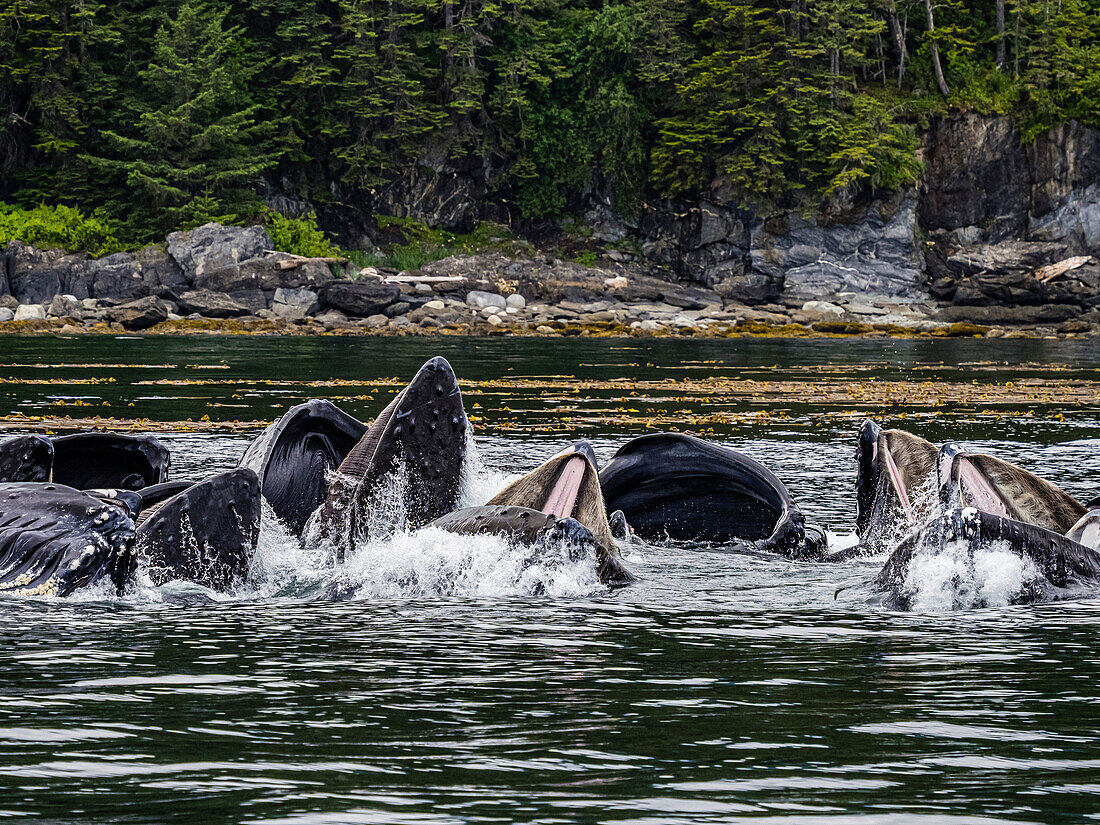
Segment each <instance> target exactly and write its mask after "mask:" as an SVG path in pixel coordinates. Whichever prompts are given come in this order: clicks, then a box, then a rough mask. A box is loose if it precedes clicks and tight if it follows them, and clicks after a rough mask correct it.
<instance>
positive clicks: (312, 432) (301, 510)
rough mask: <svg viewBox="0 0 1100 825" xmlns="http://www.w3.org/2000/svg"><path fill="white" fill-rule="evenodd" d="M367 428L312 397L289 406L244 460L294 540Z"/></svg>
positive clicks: (244, 465) (242, 462)
mask: <svg viewBox="0 0 1100 825" xmlns="http://www.w3.org/2000/svg"><path fill="white" fill-rule="evenodd" d="M366 432H367V425H366V424H364V423H363V422H361V421H359V420H358V419H356V418H354V417H353V416H350V415H348V414H347V413H346V412H344V411H343V410H341V409H340V408H339V407H337V406H336V405H335V404H333V403H332V402H331V401H326V400H323V399H318V398H314V399H311V400H309V401H307V402H305V403H304V404H298V405H297V406H294V407H291V408H290V409H289V410H287V411H286V413H284V414H283V416H282V418H280V419H279V420H278V421H276V422H274V423H273V424H271V425H270V426H269V427H268V428H267V429H266V430H264V431H263V433H262V434H261V435H260V437H259V438H257V439H256V440H255V441H254V442H252V444H251V445H250V446H249V448H248V449H247V450H246V451H245V453H244V455H243V456H242V457H241V460H240V464H239V466H241V467H246V468H248V469H250V470H253V471H254V472H255V473H256V475H257V476H259V478H260V491H261V492H262V493H263V497H264V498H265V499H267V502H268V504H270V505H271V509H272V510H273V511H274V513H275V515H276V517H277V518H278V519H279V520H280V521H281V522H282V523H283V524H285V525H286V527H287V529H289V530H290V531H291V532H292V533H293V534H294V535H300V534H301V532H302V530H303V529H305V526H306V522H307V521H309V517H310V516H311V515H313V511H314V510H316V509H317V508H318V507H319V506H321V504H322V503H323V502H324V500H325V497H326V496H327V495H328V474H329V473H330V472H332V471H333V470H335V469H336V468H337V467H339V466H340V464H341V463H342V462H343V461H344V459H345V458H347V455H348V453H349V452H351V450H352V448H353V447H354V446H355V445H356V444H358V443H359V441H360V439H362V438H363V436H364V434H365V433H366Z"/></svg>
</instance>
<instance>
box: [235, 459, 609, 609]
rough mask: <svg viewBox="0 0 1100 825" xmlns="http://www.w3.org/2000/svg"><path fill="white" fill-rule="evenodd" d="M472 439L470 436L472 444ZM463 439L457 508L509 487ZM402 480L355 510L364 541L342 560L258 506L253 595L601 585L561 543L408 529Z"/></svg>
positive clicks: (399, 476)
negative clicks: (533, 544) (541, 543)
mask: <svg viewBox="0 0 1100 825" xmlns="http://www.w3.org/2000/svg"><path fill="white" fill-rule="evenodd" d="M470 442H472V439H470ZM470 442H468V449H467V454H466V461H465V462H464V464H463V472H462V483H461V489H460V496H459V506H460V507H472V506H477V505H480V504H484V503H485V501H486V500H488V499H489V498H490V497H491V496H492V495H494V494H495V493H496V492H497V491H498V490H500V489H501V488H502V487H503V486H504V485H505V484H507V483H508V481H509V480H510V478H508V476H507V475H506V474H504V473H501V472H498V471H495V470H492V469H490V468H488V467H486V466H485V464H484V463H483V462H482V460H481V457H480V456H479V454H478V453H477V450H476V447H474V445H473V444H472V443H470ZM407 485H408V476H407V473H406V472H405V471H404V467H402V466H399V467H398V469H397V470H396V471H395V472H392V473H389V474H388V475H387V476H386V478H385V479H383V480H382V481H381V482H380V483H379V484H378V485H377V487H376V489H375V490H374V492H373V493H372V495H371V497H370V499H369V500H368V501H367V502H362V503H359V504H356V505H354V506H356V507H360V508H361V509H360V510H359V512H358V514H357V516H356V517H357V520H358V522H359V528H360V530H363V528H365V531H363V533H364V535H365V536H366V538H365V539H362V540H360V541H358V542H355V543H354V546H353V547H352V548H351V550H350V551H349V552H348V553H347V555H346V558H345V560H344V561H343V563H337V561H336V559H337V553H336V552H335V548H334V547H333V546H332V544H331V543H330V542H328V541H326V540H324V539H321V538H319V537H318V535H319V534H318V532H317V531H312V532H311V531H308V530H307V533H306V535H307V538H306V540H305V541H304V542H300V541H299V540H298V539H297V538H295V537H294V536H293V535H291V534H290V533H289V532H288V531H287V530H286V528H285V527H284V526H283V525H282V524H280V523H279V522H278V521H277V520H276V519H275V517H274V514H273V513H272V512H271V511H270V508H269V507H268V505H267V503H266V502H265V503H264V513H263V518H262V519H261V522H260V524H261V527H260V540H259V546H258V547H257V551H256V557H255V559H254V561H253V564H252V570H251V572H250V575H249V584H250V590H251V593H252V595H254V596H261V597H262V596H270V595H288V594H295V593H299V592H302V591H303V590H313V591H316V589H317V588H318V587H321V588H322V589H330V588H331V589H335V590H336V591H338V592H339V594H340V596H341V597H343V598H357V599H379V598H417V597H439V596H453V595H463V596H508V595H533V594H547V595H557V596H579V595H584V594H588V593H591V592H592V591H593V590H594V589H596V588H598V587H600V584H599V581H598V580H597V578H596V561H595V558H594V555H593V554H592V553H591V551H587V552H578V551H577V549H576V548H572V547H569V546H568V545H562V546H555V547H548V548H533V547H529V546H525V545H519V544H514V543H511V542H509V541H507V540H506V539H504V538H501V537H499V536H485V535H479V536H464V535H457V534H454V533H448V532H446V531H443V530H438V529H435V528H423V529H420V530H410V529H409V527H408V520H407V514H406V507H405V501H406V495H405V493H406V487H407Z"/></svg>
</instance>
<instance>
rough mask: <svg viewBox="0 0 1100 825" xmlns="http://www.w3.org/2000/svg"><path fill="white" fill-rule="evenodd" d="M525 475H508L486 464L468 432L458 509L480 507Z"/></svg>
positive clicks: (472, 435)
mask: <svg viewBox="0 0 1100 825" xmlns="http://www.w3.org/2000/svg"><path fill="white" fill-rule="evenodd" d="M522 475H523V473H506V472H503V471H502V470H497V469H494V468H492V467H489V466H488V465H486V464H485V461H484V459H482V457H481V453H480V452H479V451H478V449H477V442H476V441H475V440H474V434H473V431H472V430H469V429H467V430H466V460H465V461H464V462H463V463H462V482H461V487H460V488H459V494H458V509H462V508H465V507H479V506H481V505H482V504H484V503H485V502H487V501H488V500H489V499H491V498H492V497H493V496H495V495H496V494H497V493H499V492H500V491H501V490H503V489H504V488H505V487H506V486H508V485H509V484H511V483H512V482H513V481H515V480H516V479H518V478H520V477H522Z"/></svg>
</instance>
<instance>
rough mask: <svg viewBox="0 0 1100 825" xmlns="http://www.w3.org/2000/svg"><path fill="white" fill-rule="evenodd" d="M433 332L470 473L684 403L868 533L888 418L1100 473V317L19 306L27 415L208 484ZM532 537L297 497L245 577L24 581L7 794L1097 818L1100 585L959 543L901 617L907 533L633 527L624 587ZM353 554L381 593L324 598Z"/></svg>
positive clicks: (818, 503) (640, 428) (129, 802)
mask: <svg viewBox="0 0 1100 825" xmlns="http://www.w3.org/2000/svg"><path fill="white" fill-rule="evenodd" d="M437 354H439V355H444V356H446V357H447V358H448V359H449V360H450V361H451V363H452V365H453V366H454V367H455V370H456V372H457V374H458V375H459V377H460V379H463V382H464V383H463V393H464V397H465V399H466V407H467V411H468V412H469V414H470V416H471V420H472V422H473V425H474V438H475V443H476V452H475V455H474V458H473V459H472V460H471V466H470V468H469V471H468V473H467V479H466V482H465V488H464V493H463V495H464V499H465V501H466V502H467V503H475V502H480V501H485V500H486V499H488V498H489V497H490V496H491V495H492V494H493V493H495V492H496V491H497V490H498V489H500V488H501V487H502V486H503V485H504V484H505V483H507V482H508V481H509V480H510V479H512V478H515V477H518V476H519V475H520V474H522V473H523V472H526V471H527V470H529V469H532V468H533V467H535V466H537V465H538V464H539V463H541V462H542V461H543V460H545V459H546V458H547V457H549V456H550V455H552V454H553V453H555V452H557V451H558V450H559V449H561V448H562V447H564V446H565V445H566V444H568V443H569V442H570V441H572V440H574V439H576V438H578V437H585V438H588V439H590V440H591V441H592V442H593V444H594V445H595V449H596V451H597V454H598V456H599V458H600V459H601V461H607V460H609V459H610V458H611V456H612V455H613V454H614V451H615V450H616V449H617V448H618V447H619V446H621V445H622V444H624V443H626V442H627V441H628V440H629V439H630V438H632V437H633V436H635V435H638V434H641V433H644V432H651V431H654V430H659V429H676V430H681V431H686V432H693V433H696V434H701V435H703V436H704V437H707V438H710V439H713V440H715V441H718V442H720V443H724V444H727V445H729V446H733V447H735V448H737V449H740V450H742V451H744V452H747V453H749V454H750V455H752V456H753V457H754V458H757V459H758V460H760V461H762V462H764V463H765V464H766V465H767V466H769V467H770V468H771V469H772V470H773V471H774V472H775V473H776V474H777V475H778V476H779V477H780V478H781V479H782V480H783V481H784V482H785V483H786V484H787V486H788V487H789V488H790V490H791V492H792V494H793V496H794V498H795V500H796V501H797V502H798V503H799V505H800V506H801V507H802V509H803V511H804V512H805V514H806V517H807V520H808V521H812V522H815V523H818V524H821V525H823V526H825V527H826V528H827V529H828V531H829V534H830V541H831V542H832V543H833V545H834V546H843V545H844V544H846V543H850V542H851V541H852V540H853V539H852V536H851V533H852V530H853V519H854V515H855V498H854V484H855V462H854V459H853V454H854V448H855V432H856V428H857V427H858V425H859V423H860V421H862V420H863V418H865V417H874V418H876V419H877V420H879V421H881V422H883V423H885V424H887V425H889V426H899V427H903V428H905V429H909V430H910V431H912V432H914V433H917V434H919V435H922V436H924V437H926V438H929V439H930V440H932V441H936V442H940V441H943V440H946V439H953V440H958V441H961V442H964V443H967V444H971V445H974V446H977V447H980V448H981V449H983V450H986V451H989V452H992V453H994V454H995V455H998V456H999V457H1002V458H1005V459H1007V460H1010V461H1013V462H1016V463H1018V464H1020V465H1022V466H1024V467H1026V468H1027V469H1030V470H1032V471H1034V472H1037V473H1039V474H1040V475H1043V476H1044V477H1046V478H1048V479H1050V480H1052V481H1054V482H1055V483H1057V484H1059V485H1060V486H1062V487H1063V488H1064V489H1066V490H1067V491H1069V492H1070V493H1072V494H1074V495H1076V496H1078V497H1079V498H1081V499H1082V500H1087V499H1090V498H1093V497H1095V496H1096V495H1098V494H1100V449H1098V448H1100V429H1098V425H1100V394H1098V392H1097V386H1100V348H1097V347H1096V346H1095V344H1089V343H1072V342H1057V341H1004V340H991V341H987V340H960V341H956V340H941V341H889V340H884V341H867V340H850V339H836V340H813V341H776V340H725V341H691V340H687V341H683V340H681V341H669V340H651V341H638V340H620V339H603V340H593V339H574V340H565V341H562V340H547V339H528V340H521V339H511V338H497V339H458V338H448V339H426V338H401V339H380V338H370V339H339V338H325V339H294V338H176V339H170V338H148V339H143V338H136V337H135V338H128V337H120V338H101V337H97V338H69V339H66V338H59V337H37V338H22V337H20V338H6V339H0V394H2V397H3V398H2V403H0V433H4V434H10V433H17V432H27V431H30V432H55V433H60V432H63V431H69V430H71V429H73V428H74V427H84V426H91V425H93V424H98V425H100V426H111V427H114V428H116V429H123V430H131V429H132V430H135V431H142V432H154V433H156V434H157V435H158V437H160V438H161V439H162V440H163V441H164V442H165V443H166V444H167V445H168V446H169V447H170V449H171V450H172V471H171V474H172V476H173V477H175V478H188V477H190V478H200V477H202V476H204V475H206V474H209V473H211V472H215V471H218V470H221V469H226V468H229V467H232V466H234V465H235V464H236V462H237V460H238V458H239V457H240V455H241V453H242V452H243V451H244V449H245V448H246V446H247V445H248V444H249V443H250V442H251V440H252V439H253V438H255V436H256V435H257V434H258V432H259V430H258V429H257V428H258V427H259V426H262V424H263V423H265V422H267V421H270V420H272V419H274V418H276V417H278V416H279V415H280V414H281V412H282V411H283V410H285V409H286V408H287V407H288V406H290V405H292V404H295V403H298V402H300V401H302V400H305V399H306V398H310V397H327V398H332V399H333V400H334V401H336V402H337V403H339V404H340V405H341V406H342V407H344V408H345V409H347V410H348V411H349V412H352V413H353V414H355V415H357V416H358V417H360V418H362V419H364V420H370V419H371V418H373V416H374V415H375V414H377V413H378V412H379V411H380V410H381V409H382V408H383V407H384V406H385V404H386V403H387V401H388V399H389V398H391V397H392V395H393V393H394V392H396V391H397V390H398V389H399V388H400V386H401V384H402V382H403V381H407V380H408V379H409V378H411V376H412V375H413V374H414V373H415V371H416V369H417V368H418V367H419V366H420V364H421V363H423V361H424V360H426V359H427V358H428V357H430V356H432V355H437ZM529 561H530V560H529V559H526V558H525V557H524V556H523V551H521V550H517V549H516V548H510V547H508V546H507V545H505V544H504V543H502V542H500V541H498V540H495V539H492V538H488V537H474V538H470V537H456V536H446V535H443V534H424V533H407V532H400V533H398V535H396V536H395V537H394V538H392V539H390V540H387V541H381V542H375V543H372V544H366V545H363V546H361V547H359V548H357V549H356V552H355V553H354V554H353V555H352V556H351V558H350V559H349V560H348V562H347V563H346V565H344V566H343V567H342V568H340V569H339V570H334V569H333V568H332V565H331V562H330V560H329V559H328V558H327V557H326V556H325V555H324V554H321V553H319V552H317V548H310V547H304V548H303V547H300V546H299V545H298V543H297V541H295V540H294V539H292V538H290V537H289V536H287V535H286V533H285V532H284V531H282V530H281V528H280V527H279V525H278V524H276V523H274V522H272V521H270V520H268V521H266V522H265V524H264V527H263V530H262V534H261V540H260V547H259V550H258V553H257V557H256V560H255V562H254V565H253V570H252V574H251V576H250V580H249V582H248V583H247V585H246V586H245V587H244V588H242V589H241V590H240V591H239V592H236V593H233V594H214V593H211V592H209V591H205V590H203V589H202V588H198V587H195V586H188V585H182V584H178V583H174V584H169V585H166V586H164V587H161V588H155V587H152V586H151V585H147V584H143V585H141V586H139V587H136V588H134V589H133V590H132V591H131V592H129V593H128V594H127V595H126V596H125V597H122V598H119V597H117V596H116V595H114V594H113V593H111V592H109V591H108V590H106V589H102V588H93V589H92V590H90V591H88V592H86V593H82V594H79V595H78V596H76V597H74V598H71V599H68V600H45V599H17V598H4V599H0V791H2V793H0V817H10V818H13V819H37V820H39V821H48V822H57V823H77V822H80V823H85V822H87V823H91V822H97V823H98V822H112V823H166V822H181V823H182V822H188V823H191V822H204V823H205V822H210V823H294V824H295V825H298V824H300V825H328V823H332V825H337V824H338V823H391V822H392V823H418V824H419V823H480V822H531V823H535V822H537V823H567V822H631V823H643V822H644V823H712V822H752V823H784V824H786V823H822V825H840V824H841V823H868V824H870V823H881V824H882V825H909V823H960V825H961V824H962V823H992V822H1013V823H1023V822H1034V823H1061V822H1066V823H1070V822H1073V823H1078V822H1087V821H1093V820H1100V743H1098V739H1100V594H1095V595H1094V594H1093V593H1091V592H1088V591H1081V592H1079V593H1076V594H1074V596H1073V598H1070V599H1068V600H1065V601H1059V602H1056V603H1050V604H1042V605H1030V606H1017V605H1012V604H1010V603H1009V602H1010V597H1011V593H1012V590H1013V587H1015V586H1016V585H1017V584H1018V581H1016V580H1013V578H1012V576H1013V575H1015V574H1012V573H1011V571H1010V572H1009V573H1005V571H1004V569H1003V567H997V566H996V565H992V566H990V567H989V568H988V569H984V570H982V569H979V570H977V571H975V570H970V571H962V572H960V570H959V569H958V568H955V567H952V564H951V560H950V559H947V560H944V561H945V563H944V564H942V565H940V566H935V565H931V566H926V568H924V569H922V570H920V571H917V572H916V573H914V577H915V578H914V581H913V582H912V586H913V588H914V589H915V592H917V593H918V594H919V595H921V598H919V599H917V600H916V607H917V609H916V610H914V611H913V612H908V613H898V612H893V611H890V610H888V609H886V608H885V607H884V606H883V604H882V595H881V594H880V593H877V592H876V591H875V590H874V589H873V588H872V586H871V583H870V582H871V579H872V578H873V577H874V575H875V574H876V573H877V571H878V569H879V568H880V567H881V565H882V562H883V558H882V557H872V558H866V559H861V560H858V561H853V562H849V563H844V564H840V565H828V564H804V563H801V564H800V563H792V562H788V561H784V560H780V559H771V558H762V557H760V556H749V555H744V554H740V553H735V552H730V551H729V550H728V549H725V548H709V549H702V548H697V547H687V546H680V547H644V548H636V549H634V550H631V551H630V552H629V553H628V554H627V558H626V563H627V565H628V567H629V568H630V569H631V570H632V571H633V572H634V573H635V574H636V575H637V576H638V579H639V581H638V582H637V583H636V584H634V585H632V586H630V587H626V588H623V589H620V590H616V591H610V590H608V589H606V588H604V587H601V586H600V585H599V584H598V582H597V581H596V580H595V577H594V575H593V573H592V571H591V569H590V567H588V566H587V565H584V564H571V563H569V562H568V561H567V560H561V561H560V562H554V560H550V561H547V562H546V563H545V564H543V565H542V566H538V565H535V566H532V565H530V564H529ZM336 575H338V576H340V577H342V579H343V580H344V581H345V582H350V583H351V584H352V585H353V588H352V589H353V591H354V593H355V599H354V600H352V601H345V602H318V601H316V600H315V599H314V598H313V595H314V594H315V593H316V589H317V585H318V583H319V582H322V581H327V580H331V578H332V577H333V576H336ZM960 576H961V577H962V578H965V577H966V576H970V577H971V579H972V580H971V581H966V582H960ZM1006 577H1007V578H1006ZM960 587H965V588H968V590H967V592H978V593H982V594H984V595H983V598H982V600H981V604H983V605H992V606H981V607H976V606H968V605H966V604H965V603H964V604H962V605H960V604H959V603H958V599H957V598H954V599H953V598H951V597H950V596H951V594H952V593H954V594H955V595H956V596H957V592H958V590H959V588H960ZM944 593H947V594H948V597H947V598H943V594H944ZM536 594H537V595H536ZM959 607H962V608H964V609H957V608H959ZM952 608H956V609H952Z"/></svg>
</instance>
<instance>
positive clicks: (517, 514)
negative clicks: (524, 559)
mask: <svg viewBox="0 0 1100 825" xmlns="http://www.w3.org/2000/svg"><path fill="white" fill-rule="evenodd" d="M428 526H429V527H436V528H438V529H440V530H446V531H447V532H449V533H459V534H462V535H468V536H469V535H497V536H504V537H506V538H508V539H509V540H512V541H516V542H519V543H520V544H528V545H537V544H539V543H544V544H547V545H549V546H560V545H561V544H564V543H568V544H569V545H570V546H571V547H578V548H584V547H591V548H592V549H593V550H594V551H595V555H596V575H597V577H598V578H599V580H600V582H602V583H603V584H607V585H611V586H613V587H617V586H622V585H626V584H630V583H631V582H633V581H635V580H636V579H635V577H634V575H633V574H632V573H631V572H630V571H629V570H627V569H626V567H625V566H624V565H623V562H622V558H621V557H620V556H619V552H618V550H617V549H616V548H615V547H605V546H604V545H603V544H601V543H600V542H599V540H597V538H596V536H595V535H594V534H593V533H592V531H591V530H589V529H588V528H587V527H585V526H584V525H583V524H581V523H580V522H579V521H577V520H576V519H573V518H558V517H557V516H552V515H547V514H546V513H542V512H539V511H538V510H532V509H530V508H528V507H516V506H513V505H507V504H486V505H485V506H483V507H468V508H466V509H464V510H456V511H455V512H453V513H448V514H447V515H445V516H442V517H440V518H437V519H436V520H435V521H433V522H431V523H430V524H429V525H428Z"/></svg>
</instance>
